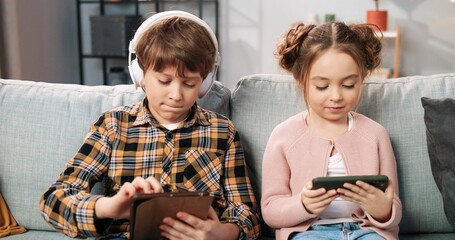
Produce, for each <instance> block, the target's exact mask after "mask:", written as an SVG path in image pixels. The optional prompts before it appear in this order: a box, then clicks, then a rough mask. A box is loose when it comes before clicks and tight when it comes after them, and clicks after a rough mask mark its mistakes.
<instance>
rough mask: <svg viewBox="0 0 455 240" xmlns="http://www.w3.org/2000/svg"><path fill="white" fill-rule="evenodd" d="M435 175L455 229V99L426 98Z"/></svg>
mask: <svg viewBox="0 0 455 240" xmlns="http://www.w3.org/2000/svg"><path fill="white" fill-rule="evenodd" d="M422 106H423V108H424V111H425V118H424V119H425V124H426V127H427V131H426V135H427V144H428V155H429V156H430V165H431V171H432V173H433V178H434V180H435V182H436V185H437V186H438V188H439V191H440V192H441V194H442V200H443V203H444V211H445V214H446V216H447V219H448V220H449V222H450V224H452V226H453V227H454V228H455V159H454V156H455V126H454V123H455V99H452V98H442V99H430V98H427V97H422Z"/></svg>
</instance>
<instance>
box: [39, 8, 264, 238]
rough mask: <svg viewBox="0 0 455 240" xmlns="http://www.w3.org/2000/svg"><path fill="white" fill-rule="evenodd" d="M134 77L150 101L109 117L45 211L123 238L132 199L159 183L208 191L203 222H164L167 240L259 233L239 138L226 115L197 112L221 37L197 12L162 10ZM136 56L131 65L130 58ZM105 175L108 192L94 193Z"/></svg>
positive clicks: (142, 31) (77, 232)
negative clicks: (209, 197) (210, 197)
mask: <svg viewBox="0 0 455 240" xmlns="http://www.w3.org/2000/svg"><path fill="white" fill-rule="evenodd" d="M129 50H130V57H129V62H130V63H129V64H130V73H131V77H132V80H133V82H134V83H135V85H136V86H138V87H141V88H142V89H143V90H144V91H145V98H144V100H143V101H142V102H137V103H134V104H132V105H129V106H124V107H120V108H116V109H113V110H111V111H108V112H106V113H104V114H103V115H102V116H101V117H100V118H99V119H98V121H97V122H96V123H95V124H93V125H92V127H91V129H90V131H89V133H88V135H87V137H86V139H85V141H84V144H83V145H82V147H81V148H80V150H79V152H78V153H77V154H76V155H75V156H74V157H73V159H71V160H70V162H69V163H68V164H67V168H66V170H65V171H64V172H63V173H62V174H61V175H60V178H59V179H58V180H57V181H56V182H55V183H54V184H53V185H52V186H50V187H49V189H47V190H46V192H45V193H44V194H43V196H42V197H41V200H40V210H41V214H42V215H43V217H44V218H45V219H46V221H48V222H49V223H50V224H52V225H53V226H54V227H55V228H56V229H57V230H58V231H61V232H63V233H65V234H66V235H68V236H71V237H76V236H80V237H90V236H107V237H122V238H127V237H128V233H127V231H128V230H127V229H128V221H127V220H128V219H129V215H130V205H131V203H130V200H131V197H132V196H133V195H134V194H136V193H159V192H162V191H163V188H162V186H163V185H168V184H170V185H172V186H174V187H184V188H186V189H188V190H190V191H209V192H211V194H212V195H213V196H214V197H215V201H214V203H213V204H212V207H213V208H211V209H210V212H209V218H208V219H207V220H202V219H199V218H197V217H195V216H191V215H189V214H187V213H183V212H181V213H178V214H177V218H175V219H174V218H165V219H164V220H163V224H162V225H161V226H160V228H161V230H162V233H161V235H162V236H163V237H165V238H168V239H255V238H257V237H258V235H259V217H258V214H257V212H256V208H257V204H256V200H255V198H254V195H253V191H252V188H251V184H250V181H249V178H248V174H247V169H246V165H245V162H244V154H243V149H242V147H241V144H240V139H239V135H238V133H237V130H236V129H235V127H234V125H233V124H232V122H231V121H230V120H229V119H227V118H226V117H224V116H222V115H220V114H217V113H214V112H211V111H207V110H205V109H202V108H200V107H199V106H197V104H196V99H197V97H198V96H199V97H202V96H204V94H205V93H206V92H207V91H208V90H209V89H210V86H211V84H212V83H213V81H214V75H215V72H216V68H217V65H218V59H219V57H218V43H217V40H216V37H215V35H214V34H213V32H212V31H211V29H210V27H209V26H208V25H207V24H206V23H205V22H204V21H202V20H201V19H199V18H197V17H196V16H194V15H191V14H189V13H186V12H181V11H169V12H162V13H158V14H155V15H153V16H152V17H150V18H149V19H147V20H146V21H145V22H144V23H142V24H141V26H140V27H139V28H138V30H137V32H136V34H135V36H134V38H133V40H132V41H131V43H130V48H129ZM132 54H135V55H136V59H134V60H132V61H131V55H132ZM101 180H104V183H105V195H104V196H99V195H98V196H97V195H91V194H90V193H89V192H90V189H91V187H92V186H93V185H94V183H95V182H97V181H101Z"/></svg>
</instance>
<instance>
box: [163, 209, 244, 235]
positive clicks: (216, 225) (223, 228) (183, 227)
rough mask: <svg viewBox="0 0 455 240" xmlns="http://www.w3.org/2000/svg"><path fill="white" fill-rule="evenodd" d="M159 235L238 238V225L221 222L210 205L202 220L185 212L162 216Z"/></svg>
mask: <svg viewBox="0 0 455 240" xmlns="http://www.w3.org/2000/svg"><path fill="white" fill-rule="evenodd" d="M160 229H161V230H162V231H163V232H162V233H161V235H162V236H163V237H165V238H167V239H170V240H175V239H198V240H199V239H201V240H202V239H204V240H208V239H216V240H218V239H219V240H222V239H238V238H239V234H240V229H239V227H238V226H237V225H236V224H234V223H224V224H223V223H221V222H220V221H219V220H218V215H217V214H216V212H215V210H213V208H212V207H210V210H209V216H208V218H207V219H206V220H202V219H200V218H197V217H195V216H193V215H190V214H188V213H185V212H178V213H177V219H174V218H170V217H167V218H164V219H163V224H162V225H161V226H160Z"/></svg>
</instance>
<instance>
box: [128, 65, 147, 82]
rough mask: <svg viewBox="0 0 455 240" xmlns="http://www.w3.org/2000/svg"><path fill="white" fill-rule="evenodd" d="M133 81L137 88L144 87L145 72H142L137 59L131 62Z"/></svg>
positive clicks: (130, 68)
mask: <svg viewBox="0 0 455 240" xmlns="http://www.w3.org/2000/svg"><path fill="white" fill-rule="evenodd" d="M129 70H130V76H131V80H133V83H134V86H136V88H142V87H144V71H142V69H141V67H140V66H139V63H138V62H137V59H134V60H133V61H131V65H130V66H129Z"/></svg>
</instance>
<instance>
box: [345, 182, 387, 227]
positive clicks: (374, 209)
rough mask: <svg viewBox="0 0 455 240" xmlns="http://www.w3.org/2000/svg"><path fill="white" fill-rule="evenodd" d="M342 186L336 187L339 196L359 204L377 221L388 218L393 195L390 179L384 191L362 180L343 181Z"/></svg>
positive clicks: (384, 220) (383, 220)
mask: <svg viewBox="0 0 455 240" xmlns="http://www.w3.org/2000/svg"><path fill="white" fill-rule="evenodd" d="M343 187H344V188H339V189H337V192H338V193H339V194H340V197H341V198H343V199H345V200H347V201H351V202H354V203H357V204H359V206H360V207H361V208H362V209H363V210H364V211H366V212H367V213H369V214H370V215H371V216H372V217H373V218H374V219H376V220H377V221H379V222H386V221H388V220H389V219H390V215H391V214H392V202H393V196H394V190H393V185H392V183H391V181H389V185H388V186H387V188H386V190H385V192H383V191H381V190H380V189H378V188H376V187H374V186H372V185H370V184H367V183H365V182H362V181H357V182H356V184H350V183H345V184H344V185H343Z"/></svg>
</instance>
